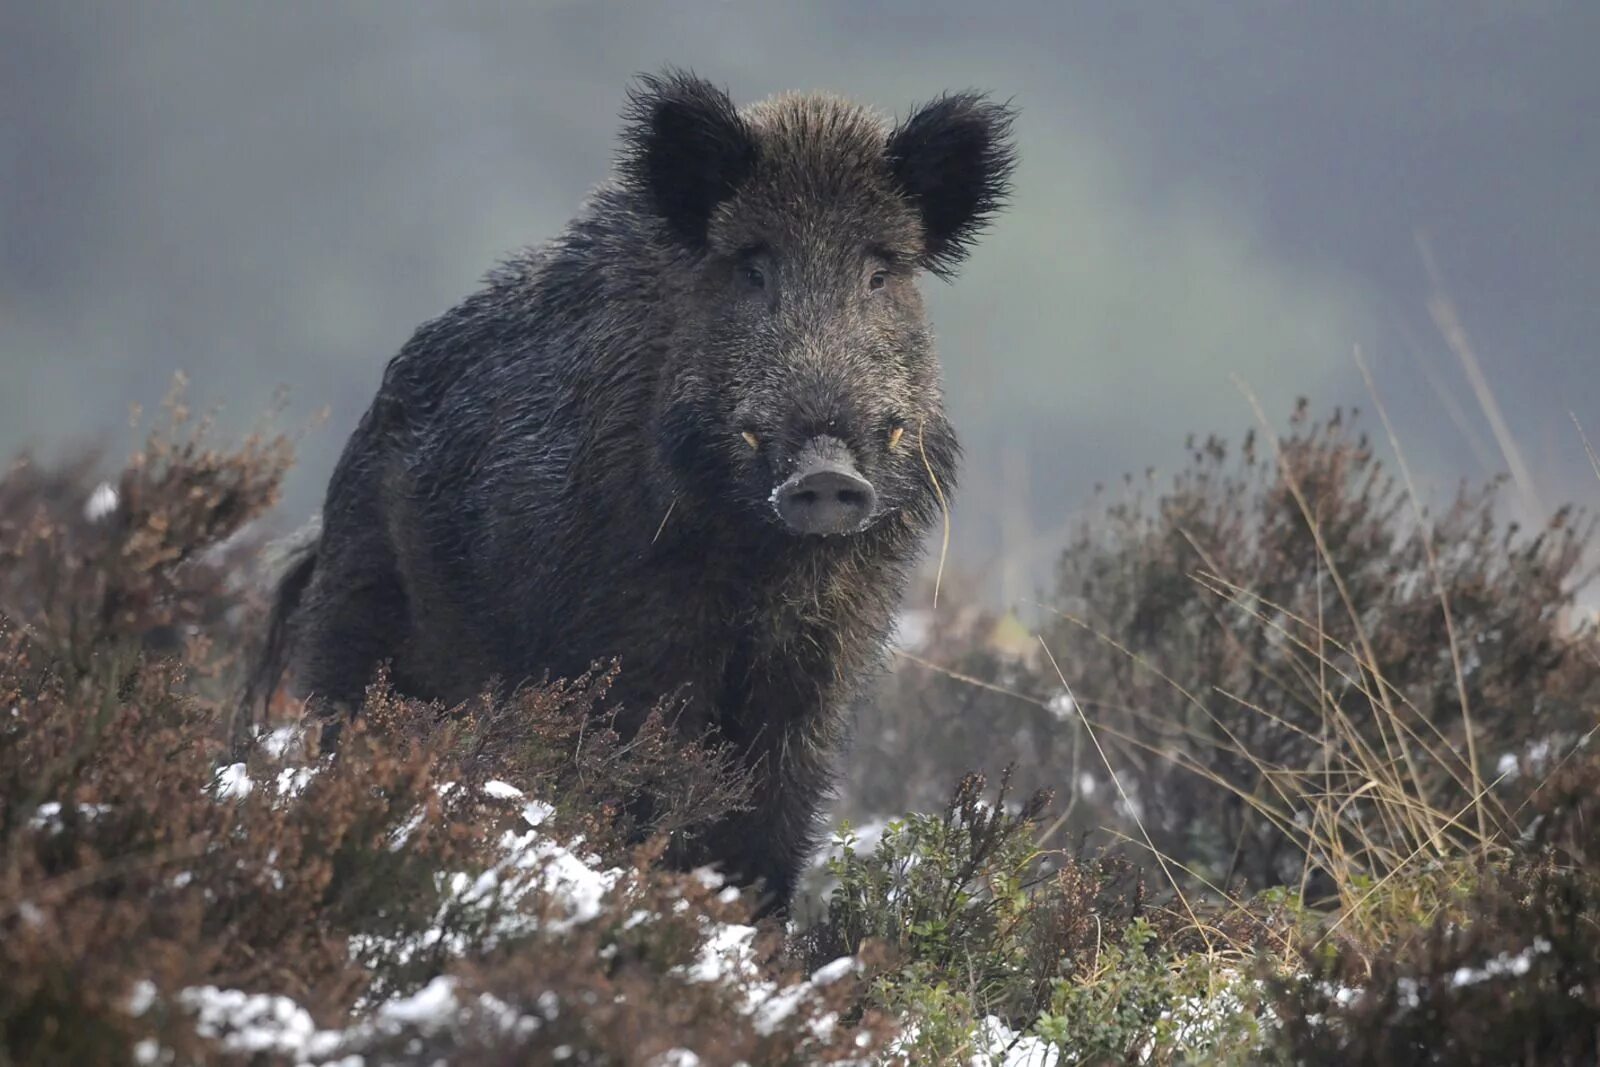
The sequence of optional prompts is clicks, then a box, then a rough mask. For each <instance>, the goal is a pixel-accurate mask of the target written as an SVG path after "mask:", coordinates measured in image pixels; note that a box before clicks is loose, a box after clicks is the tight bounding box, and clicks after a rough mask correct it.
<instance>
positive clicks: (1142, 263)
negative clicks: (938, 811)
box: [0, 0, 1600, 595]
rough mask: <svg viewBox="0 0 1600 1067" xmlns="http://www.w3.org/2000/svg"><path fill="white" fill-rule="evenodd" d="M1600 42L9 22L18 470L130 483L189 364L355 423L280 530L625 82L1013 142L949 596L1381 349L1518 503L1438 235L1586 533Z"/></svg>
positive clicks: (1360, 20) (1182, 30)
mask: <svg viewBox="0 0 1600 1067" xmlns="http://www.w3.org/2000/svg"><path fill="white" fill-rule="evenodd" d="M1597 46H1600V5H1595V4H1588V3H1556V2H1544V3H1520V4H1514V5H1513V4H1488V3H1477V2H1469V0H1419V2H1411V3H1406V4H1397V5H1392V8H1391V9H1390V10H1387V11H1385V10H1381V9H1380V7H1379V6H1377V5H1373V6H1362V7H1361V8H1360V9H1357V7H1356V6H1355V5H1344V4H1340V5H1333V4H1315V5H1313V4H1279V3H1273V4H1244V3H1233V4H1220V3H1218V4H1198V3H1182V4H1179V3H1155V2H1151V3H1143V4H1123V3H1117V4H1113V3H1095V4H1060V3H1043V2H1041V3H1009V4H1006V3H999V4H984V5H977V4H973V3H971V2H970V0H965V2H953V0H933V2H926V0H924V2H918V3H903V4H874V3H861V2H859V0H855V2H850V3H845V2H824V3H806V4H801V3H789V4H784V5H776V4H768V3H736V2H721V0H703V2H702V0H668V2H627V3H615V2H604V3H600V2H595V3H547V4H521V5H511V4H505V5H475V4H460V3H452V4H450V5H440V4H434V5H421V4H419V5H408V4H401V3H392V2H387V0H374V2H369V3H341V4H327V5H323V4H315V5H314V4H294V3H287V4H266V3H249V4H245V3H238V4H223V3H218V4H210V5H198V4H185V5H179V4H143V3H104V4H90V3H78V2H72V0H63V2H53V3H25V2H23V0H0V450H3V451H4V452H5V453H6V454H10V453H11V452H13V451H15V450H16V449H18V448H20V447H23V446H24V445H33V446H40V447H42V448H43V449H44V450H45V451H47V452H48V451H50V450H52V449H56V448H59V447H61V446H62V445H63V444H64V443H66V442H69V441H72V440H75V439H78V438H80V437H82V436H83V435H85V434H99V435H101V436H102V437H103V438H104V439H105V440H107V441H108V442H109V443H110V445H111V446H112V450H113V453H114V454H116V455H121V454H123V453H125V452H126V451H128V450H129V448H131V446H132V444H133V442H134V437H133V435H132V433H131V432H130V431H129V429H128V425H127V409H128V405H129V404H130V402H135V401H136V402H139V403H142V404H143V405H144V406H145V407H146V408H147V409H148V408H150V407H153V406H154V405H155V403H156V402H157V401H158V400H159V398H160V396H161V395H162V393H163V392H164V390H165V388H166V385H167V382H168V380H169V378H170V376H171V374H172V372H173V371H174V370H176V369H179V368H181V369H183V370H185V371H187V372H188V373H189V375H190V377H191V379H192V381H193V386H192V389H191V398H192V399H193V400H194V401H195V402H196V403H198V404H200V405H201V406H207V405H211V404H221V405H222V406H223V416H224V423H225V424H239V425H246V424H248V423H250V422H252V421H253V420H254V419H255V418H256V416H257V415H259V414H260V413H261V412H262V411H263V410H264V409H265V408H266V406H267V404H268V402H269V400H270V397H271V395H272V392H273V390H274V389H275V388H276V387H278V386H287V387H288V389H289V409H288V415H289V419H288V421H289V422H290V423H291V424H298V423H300V422H303V421H305V419H306V418H307V417H308V416H309V415H310V413H311V412H312V411H314V410H315V409H316V408H318V407H321V406H322V405H327V406H328V407H329V409H330V415H331V417H330V418H329V420H328V421H327V422H326V423H325V424H323V425H322V426H320V427H318V428H316V429H314V430H312V431H310V432H309V433H308V435H307V436H306V438H305V440H304V441H303V444H302V449H301V452H302V461H301V464H300V466H299V468H298V470H297V471H296V473H295V475H294V476H293V479H292V481H291V483H290V492H289V496H288V499H287V501H286V503H285V506H284V514H285V516H286V517H285V523H286V524H292V523H293V522H294V521H295V520H296V519H297V518H298V517H299V516H300V515H302V514H304V513H305V512H307V511H309V510H310V509H311V508H313V507H315V506H316V505H317V503H318V502H319V498H320V494H321V491H322V487H323V485H324V483H325V480H326V476H327V472H328V470H329V468H330V467H331V464H332V462H333V459H334V458H335V456H336V454H337V451H338V449H339V447H340V446H341V445H342V443H343V440H344V437H345V436H346V435H347V434H348V433H349V431H350V430H351V429H352V428H353V426H354V424H355V421H356V419H357V418H358V417H359V415H360V413H361V411H362V410H363V409H364V408H365V406H366V404H367V402H368V400H369V399H370V397H371V394H372V391H373V389H374V387H375V386H376V384H377V381H378V378H379V375H380V373H381V371H382V367H383V364H384V363H385V361H386V360H387V359H388V358H389V357H390V356H391V355H392V354H393V353H394V351H395V350H396V349H397V348H398V347H399V346H400V344H401V343H402V342H403V341H404V340H405V338H406V337H407V336H408V335H409V333H410V332H411V330H412V329H414V328H415V327H416V326H417V325H418V324H419V323H420V322H422V321H423V320H425V319H427V318H429V317H432V316H433V315H436V314H438V313H440V312H441V311H443V310H445V309H446V308H447V307H449V306H450V305H451V304H452V303H454V302H456V301H457V300H459V299H460V298H461V297H462V296H464V295H466V294H467V293H468V292H469V291H470V290H471V289H472V288H473V287H474V286H475V285H476V284H477V281H478V279H479V278H480V277H481V276H482V274H483V273H484V272H485V271H486V270H487V269H488V268H489V267H490V266H491V265H492V264H493V262H494V261H495V260H496V259H498V258H499V257H501V256H503V255H505V254H506V253H508V252H510V251H512V250H513V249H515V248H517V247H519V246H520V245H523V244H527V243H535V242H538V241H541V240H543V239H545V238H547V237H549V236H551V235H552V234H554V233H555V232H556V231H557V230H558V229H559V228H560V226H561V225H562V224H563V223H564V222H565V221H566V220H567V219H568V218H570V217H571V215H572V214H573V212H574V211H575V210H576V209H577V207H578V205H579V204H580V202H581V201H582V199H583V197H584V195H585V194H586V192H587V191H588V189H589V188H590V187H591V186H593V185H594V184H595V183H596V182H598V181H599V180H601V179H602V178H603V177H604V176H605V175H606V173H607V170H608V168H609V166H610V163H611V159H612V152H613V149H614V143H615V142H614V137H615V132H616V127H617V120H616V114H617V111H618V109H619V107H620V105H621V102H622V96H623V90H624V86H625V84H626V82H627V79H628V77H629V76H630V75H631V74H633V73H634V72H636V71H641V70H654V69H658V68H660V67H661V66H663V65H665V64H668V63H671V64H676V65H680V66H688V67H692V68H694V69H695V70H696V71H698V72H699V73H701V74H704V75H706V76H709V77H711V78H712V79H714V80H716V81H718V82H719V83H721V84H724V85H726V86H727V87H728V88H729V90H730V91H731V92H732V93H733V95H734V97H735V99H736V100H739V101H740V102H746V101H750V100H753V99H756V98H759V97H761V96H763V95H766V94H769V93H772V92H777V91H781V90H785V89H807V88H825V89H831V90H835V91H838V92H842V93H845V94H846V95H849V96H852V97H855V98H857V99H860V100H862V101H864V102H867V103H871V104H873V105H875V106H877V107H879V108H881V109H882V110H883V111H885V112H886V113H888V114H890V115H894V114H904V113H905V112H906V110H907V109H908V108H909V107H910V106H911V105H912V104H913V103H915V102H917V101H919V100H924V99H927V98H928V97H930V96H932V95H934V94H936V93H938V92H940V91H941V90H945V89H951V88H964V87H969V86H971V87H978V88H983V89H988V90H991V91H993V92H994V93H996V94H997V95H999V96H1001V97H1007V98H1012V99H1013V100H1014V102H1015V103H1016V104H1017V105H1018V106H1019V107H1020V108H1021V112H1022V118H1021V120H1020V121H1019V123H1018V126H1017V135H1018V139H1019V143H1020V147H1021V153H1022V166H1021V169H1020V171H1019V174H1018V183H1017V193H1016V197H1015V203H1014V207H1013V209H1012V210H1011V211H1010V213H1009V214H1007V215H1006V216H1005V217H1004V218H1003V219H1002V220H1001V221H1000V223H999V224H998V225H997V226H996V227H995V229H994V231H993V233H992V234H991V236H990V237H989V238H988V239H987V240H986V241H985V242H984V243H983V244H982V245H980V246H979V248H978V250H977V252H976V253H975V254H974V256H973V258H972V259H971V261H970V262H969V264H968V265H967V267H966V268H965V270H964V271H963V273H962V276H961V278H960V279H959V280H958V281H956V282H955V283H954V284H953V285H945V284H943V283H940V282H937V281H933V280H930V281H929V282H927V283H926V286H925V288H926V290H927V292H928V295H929V300H930V308H931V314H932V316H933V321H934V327H935V330H936V332H937V334H938V336H939V339H940V348H941V352H942V355H943V358H944V361H945V367H946V378H947V387H948V394H949V399H950V407H951V410H952V416H953V419H954V421H955V423H956V425H957V428H958V429H959V430H960V431H961V433H962V435H963V438H964V440H965V443H966V445H967V461H966V464H965V469H964V478H963V482H964V484H963V488H962V490H961V492H960V496H959V500H958V509H957V514H956V527H955V539H954V543H953V552H952V558H953V560H954V562H955V563H956V564H957V565H958V566H963V567H968V568H976V567H982V566H984V565H986V563H987V562H988V561H990V560H991V559H992V558H993V556H994V555H995V553H996V552H997V551H998V550H999V549H1000V547H1001V546H1002V544H1005V545H1009V546H1010V547H1011V548H1012V549H1016V548H1017V547H1018V545H1019V543H1020V542H1019V540H1018V538H1019V537H1020V536H1021V533H1019V531H1020V530H1023V529H1024V528H1025V527H1026V526H1031V527H1032V528H1034V529H1035V530H1036V531H1038V535H1037V536H1038V545H1037V546H1036V548H1035V552H1034V559H1033V560H1032V561H1031V562H1030V563H1029V564H1028V567H1029V568H1032V570H1031V571H1030V573H1034V572H1037V569H1038V568H1037V564H1038V563H1039V562H1040V561H1041V560H1044V561H1047V560H1048V551H1047V549H1048V547H1049V546H1050V545H1052V544H1053V543H1055V542H1054V540H1052V536H1051V534H1050V531H1052V530H1054V529H1055V528H1057V527H1058V526H1059V524H1060V523H1061V522H1062V521H1063V519H1064V518H1066V517H1067V516H1069V515H1071V514H1073V513H1074V512H1075V510H1077V509H1079V508H1081V507H1082V506H1083V505H1084V504H1085V503H1086V501H1087V500H1088V497H1089V492H1090V487H1091V486H1092V485H1093V484H1094V483H1095V482H1096V481H1102V480H1110V479H1113V478H1115V477H1116V476H1117V475H1119V474H1120V473H1121V472H1123V471H1127V470H1142V469H1143V468H1144V467H1145V466H1147V465H1155V466H1157V467H1158V468H1160V469H1162V470H1169V469H1171V468H1172V467H1174V466H1175V465H1177V464H1178V463H1180V462H1181V460H1182V457H1183V451H1182V443H1183V439H1184V437H1185V435H1186V434H1187V433H1188V432H1189V431H1199V432H1201V433H1204V432H1209V431H1219V432H1225V433H1229V434H1234V435H1237V433H1238V432H1239V431H1241V430H1243V429H1244V428H1245V427H1247V426H1249V425H1250V424H1251V422H1252V419H1253V416H1252V415H1251V413H1250V409H1249V406H1248V405H1247V404H1246V403H1245V401H1244V400H1243V399H1242V397H1241V396H1240V393H1239V391H1238V390H1237V388H1236V387H1235V385H1234V384H1233V383H1232V381H1231V380H1230V376H1237V377H1238V378H1241V379H1243V380H1244V381H1246V382H1247V383H1248V384H1249V386H1250V387H1251V388H1252V389H1253V390H1254V391H1255V392H1256V393H1258V394H1259V395H1260V397H1261V398H1262V402H1263V404H1264V405H1265V406H1266V408H1267V410H1268V411H1269V412H1270V413H1271V414H1272V415H1274V416H1278V415H1282V414H1284V413H1286V412H1287V411H1288V408H1289V405H1290V404H1291V402H1292V398H1293V397H1295V396H1297V395H1299V394H1306V395H1309V396H1310V397H1311V398H1312V400H1313V403H1314V404H1315V405H1316V407H1317V408H1318V409H1319V410H1326V409H1328V408H1330V407H1331V406H1332V405H1333V404H1335V403H1341V402H1350V401H1356V402H1361V403H1363V406H1365V400H1364V389H1363V387H1362V385H1361V382H1360V378H1359V376H1358V374H1357V372H1356V370H1355V366H1354V364H1353V362H1352V359H1351V351H1352V349H1353V348H1354V347H1355V346H1358V345H1359V346H1360V347H1361V349H1362V351H1363V352H1364V353H1365V354H1366V356H1367V358H1368V359H1369V360H1370V361H1371V362H1372V363H1373V364H1374V365H1375V367H1376V368H1377V372H1378V376H1379V379H1380V382H1381V385H1382V389H1383V392H1384V397H1385V400H1386V402H1387V403H1388V404H1389V406H1390V408H1391V413H1392V414H1394V415H1395V417H1396V419H1397V421H1398V422H1399V424H1400V427H1401V433H1402V436H1403V438H1404V443H1405V446H1406V448H1407V453H1408V458H1409V459H1410V460H1411V462H1412V464H1413V466H1414V467H1415V468H1416V469H1417V470H1418V471H1419V472H1420V473H1421V474H1422V475H1423V477H1424V480H1425V481H1426V483H1427V484H1428V486H1430V487H1431V490H1430V491H1435V492H1439V493H1442V492H1445V491H1448V490H1449V489H1450V488H1451V487H1452V486H1453V483H1454V480H1455V479H1456V478H1458V477H1460V476H1463V475H1477V474H1480V473H1481V472H1483V471H1484V470H1485V469H1490V468H1497V467H1499V466H1503V464H1504V460H1503V459H1502V457H1501V456H1500V455H1499V453H1498V451H1497V450H1496V448H1495V445H1494V442H1493V437H1492V435H1491V434H1490V432H1489V429H1488V426H1487V423H1486V422H1485V420H1484V418H1483V417H1482V415H1481V414H1480V413H1479V412H1478V410H1477V408H1476V404H1475V401H1474V400H1473V398H1472V395H1471V392H1470V390H1469V388H1468V385H1467V381H1466V378H1465V377H1464V375H1463V372H1462V370H1461V367H1460V365H1459V363H1458V362H1457V360H1456V357H1455V356H1454V355H1453V354H1452V353H1451V351H1450V349H1449V348H1448V347H1447V346H1446V345H1445V343H1444V340H1443V338H1442V337H1441V335H1440V333H1439V331H1438V330H1437V329H1436V328H1435V326H1434V324H1433V322H1432V321H1431V320H1430V318H1429V315H1428V312H1427V307H1426V301H1427V298H1428V295H1429V292H1430V280H1429V275H1428V272H1427V270H1426V269H1425V267H1424V261H1423V258H1422V255H1421V254H1420V253H1419V245H1418V240H1417V235H1418V234H1419V233H1421V234H1422V235H1424V236H1425V238H1426V242H1427V246H1428V247H1429V248H1430V249H1431V251H1432V255H1433V257H1434V261H1435V263H1436V266H1437V270H1438V272H1439V275H1440V276H1441V279H1442V282H1443V284H1444V285H1445V286H1446V287H1447V289H1448V292H1449V294H1450V296H1451V297H1452V298H1453V299H1454V301H1455V303H1456V305H1457V306H1458V308H1459V309H1460V314H1461V318H1462V324H1463V326H1464V327H1465V329H1466V330H1467V333H1468V335H1469V336H1470V338H1471V341H1472V343H1473V346H1474V348H1475V350H1476V353H1477V355H1478V357H1479V359H1480V360H1481V363H1482V366H1483V371H1484V375H1485V377H1486V378H1487V379H1488V381H1489V383H1490V385H1491V386H1492V387H1493V389H1494V391H1495V394H1496V395H1497V397H1498V400H1499V402H1500V403H1501V404H1502V405H1503V407H1504V410H1505V417H1506V422H1507V425H1508V426H1509V428H1510V429H1511V431H1512V433H1513V435H1514V436H1515V438H1516V439H1517V441H1518V443H1519V445H1520V446H1521V447H1522V448H1523V449H1524V451H1525V454H1526V457H1527V462H1528V465H1529V466H1530V468H1532V471H1533V474H1534V479H1535V483H1536V486H1537V489H1538V493H1539V497H1540V499H1541V500H1542V502H1543V503H1545V504H1547V505H1548V504H1550V503H1553V502H1555V501H1557V500H1559V499H1565V498H1578V499H1580V500H1584V501H1594V500H1595V499H1597V497H1600V486H1597V483H1596V481H1595V478H1594V475H1593V474H1592V473H1590V472H1589V471H1588V468H1587V461H1586V460H1585V459H1584V457H1583V452H1582V447H1581V445H1580V444H1579V442H1578V440H1577V437H1576V433H1575V431H1573V429H1572V427H1571V422H1570V420H1569V418H1568V414H1567V413H1568V412H1569V411H1572V412H1574V413H1576V414H1577V415H1578V416H1579V418H1580V419H1581V420H1582V421H1583V422H1584V423H1585V425H1586V427H1587V428H1588V429H1589V431H1590V435H1591V437H1592V438H1600V351H1597V346H1596V341H1595V339H1596V337H1597V336H1600V299H1597V298H1596V281H1597V279H1600V212H1597V211H1596V206H1595V199H1596V194H1597V192H1600V63H1596V62H1595V59H1594V56H1595V53H1596V47H1597ZM1430 379H1431V380H1432V382H1433V383H1434V384H1430ZM1438 390H1442V391H1443V393H1444V396H1443V397H1441V395H1440V392H1439V391H1438ZM1450 403H1455V404H1458V405H1459V406H1460V408H1461V409H1462V410H1463V411H1465V412H1466V415H1467V422H1466V424H1465V426H1461V425H1458V424H1457V423H1456V421H1455V420H1454V419H1453V418H1452V417H1451V415H1450V412H1449V405H1450ZM1003 528H1004V529H1008V530H1009V531H1010V533H1009V534H1005V535H1002V529H1003ZM1024 569H1027V568H1024ZM1011 578H1012V581H1011V582H1010V583H1008V584H1007V585H1006V586H1005V591H1006V592H1008V593H1010V594H1012V595H1016V594H1017V593H1018V592H1019V591H1020V592H1026V590H1025V589H1021V587H1020V585H1019V584H1018V576H1017V573H1013V574H1012V575H1011Z"/></svg>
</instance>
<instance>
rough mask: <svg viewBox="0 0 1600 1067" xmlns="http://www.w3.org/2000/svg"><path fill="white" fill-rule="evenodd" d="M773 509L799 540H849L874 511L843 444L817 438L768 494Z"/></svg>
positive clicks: (873, 494) (870, 492)
mask: <svg viewBox="0 0 1600 1067" xmlns="http://www.w3.org/2000/svg"><path fill="white" fill-rule="evenodd" d="M772 506H773V508H774V509H776V511H777V512H778V517H779V518H781V519H782V520H783V522H784V525H786V526H788V527H789V529H790V530H792V531H794V532H795V533H798V534H823V535H827V534H847V533H854V532H856V531H857V530H860V529H862V528H864V527H865V526H866V525H867V522H868V520H870V519H871V518H872V513H873V511H874V510H875V509H876V508H877V506H878V494H877V491H876V490H874V489H873V488H872V483H871V482H869V481H867V480H866V479H865V478H863V477H862V476H861V472H860V471H858V470H856V465H855V463H854V462H853V461H852V460H851V459H850V450H849V449H848V448H846V447H845V445H844V442H843V441H839V440H837V439H835V438H832V437H815V438H812V439H811V440H810V441H809V442H807V444H806V446H805V447H804V448H802V449H801V450H800V454H799V456H798V457H796V462H795V468H794V473H792V474H791V475H789V477H788V479H787V480H786V481H784V482H783V483H782V484H781V485H779V486H778V487H777V488H776V489H774V490H773V491H772Z"/></svg>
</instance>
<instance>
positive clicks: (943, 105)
mask: <svg viewBox="0 0 1600 1067" xmlns="http://www.w3.org/2000/svg"><path fill="white" fill-rule="evenodd" d="M1015 117H1016V112H1015V111H1014V110H1013V109H1012V108H1011V107H1010V106H1009V105H1007V104H996V103H991V102H990V101H989V100H988V99H986V98H985V97H984V96H982V95H981V94H979V93H954V94H951V95H948V96H942V97H940V98H939V99H937V100H935V101H933V102H932V103H930V104H927V105H925V106H923V107H921V108H919V109H917V110H916V111H915V112H914V113H913V114H912V115H911V117H910V118H908V119H906V120H905V121H904V122H903V123H901V124H900V125H899V126H898V127H896V128H895V131H894V132H893V133H892V134H890V135H889V144H888V147H887V149H886V153H887V155H888V159H889V169H890V171H891V172H892V173H893V174H894V177H895V180H896V181H898V182H899V183H900V188H901V189H902V190H903V191H904V192H905V194H906V195H907V196H909V197H910V198H911V200H912V201H913V202H914V203H915V204H916V205H917V209H918V210H919V211H921V213H922V227H923V233H924V239H925V242H926V245H925V247H924V249H923V254H922V260H923V266H925V267H927V268H928V269H929V270H931V271H933V272H934V273H935V274H937V275H939V276H940V277H948V276H949V275H951V274H953V273H954V272H955V268H956V265H957V264H958V263H960V262H961V260H962V259H964V258H966V255H967V252H968V251H970V250H971V248H972V242H973V241H974V240H976V239H977V236H978V234H980V233H981V232H983V228H984V227H985V226H986V225H988V223H989V220H990V219H992V218H993V217H994V214H995V212H997V211H998V210H1000V208H1002V207H1004V206H1005V202H1006V196H1007V195H1008V194H1009V192H1010V189H1011V172H1012V171H1013V170H1014V169H1015V168H1016V164H1017V156H1016V149H1015V148H1014V147H1013V145H1012V143H1011V123H1012V120H1013V119H1014V118H1015Z"/></svg>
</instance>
